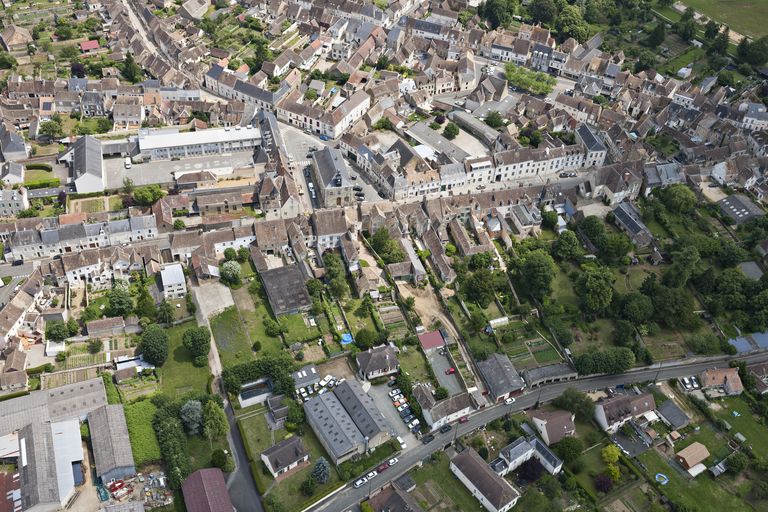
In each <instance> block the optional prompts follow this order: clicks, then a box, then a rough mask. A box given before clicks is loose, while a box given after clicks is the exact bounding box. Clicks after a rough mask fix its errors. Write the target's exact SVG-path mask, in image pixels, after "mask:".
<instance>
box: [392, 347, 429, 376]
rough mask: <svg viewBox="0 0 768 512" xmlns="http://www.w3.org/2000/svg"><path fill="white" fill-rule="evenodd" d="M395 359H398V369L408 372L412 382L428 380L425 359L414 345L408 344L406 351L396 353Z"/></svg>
mask: <svg viewBox="0 0 768 512" xmlns="http://www.w3.org/2000/svg"><path fill="white" fill-rule="evenodd" d="M397 360H398V361H400V370H401V371H405V372H408V375H409V376H410V377H411V381H412V382H429V380H430V378H429V373H428V372H427V361H426V360H425V359H424V355H423V354H422V353H421V352H419V351H418V350H416V347H411V346H409V347H408V351H407V352H404V351H401V352H400V353H399V354H398V355H397Z"/></svg>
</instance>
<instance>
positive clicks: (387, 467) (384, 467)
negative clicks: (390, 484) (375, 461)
mask: <svg viewBox="0 0 768 512" xmlns="http://www.w3.org/2000/svg"><path fill="white" fill-rule="evenodd" d="M386 469H389V464H387V463H386V462H382V463H381V464H379V467H377V468H376V471H378V472H379V473H381V472H382V471H384V470H386Z"/></svg>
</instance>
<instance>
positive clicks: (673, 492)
mask: <svg viewBox="0 0 768 512" xmlns="http://www.w3.org/2000/svg"><path fill="white" fill-rule="evenodd" d="M638 458H639V459H640V461H641V462H642V463H643V464H645V466H646V468H648V469H647V472H648V477H649V478H650V479H651V480H652V479H654V478H655V475H656V474H657V473H662V474H664V475H666V476H667V477H669V483H668V484H667V485H663V486H659V490H660V491H661V492H662V493H663V494H664V495H665V496H667V498H669V499H670V500H671V501H672V502H673V503H683V504H685V505H687V506H688V507H689V508H690V509H691V510H697V511H698V512H722V511H724V510H732V511H736V510H746V509H745V505H744V501H743V500H741V499H740V498H738V497H736V496H733V495H732V494H729V493H728V492H727V491H726V489H725V487H724V486H723V483H724V482H723V480H725V479H728V478H729V477H728V476H726V475H723V476H721V477H720V478H719V480H718V481H715V480H713V479H712V477H711V476H710V474H709V472H704V473H702V474H701V475H699V476H698V477H696V478H695V479H694V480H692V481H688V480H687V479H685V478H684V477H683V476H682V475H681V474H680V473H679V472H678V471H677V469H675V468H673V467H672V466H670V465H669V463H668V462H667V461H666V460H664V458H663V457H662V456H661V454H659V452H657V451H656V450H648V451H647V452H645V453H643V454H642V455H640V456H639V457H638Z"/></svg>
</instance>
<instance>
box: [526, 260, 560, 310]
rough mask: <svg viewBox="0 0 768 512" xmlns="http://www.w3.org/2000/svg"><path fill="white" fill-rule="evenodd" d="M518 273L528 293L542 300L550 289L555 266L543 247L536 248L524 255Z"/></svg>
mask: <svg viewBox="0 0 768 512" xmlns="http://www.w3.org/2000/svg"><path fill="white" fill-rule="evenodd" d="M519 273H520V277H521V279H522V282H523V286H524V287H525V289H526V291H527V292H528V294H530V295H531V296H533V297H534V298H536V299H538V300H543V299H544V297H545V296H547V295H549V294H550V292H551V291H552V280H553V279H554V277H555V274H556V273H557V266H556V265H555V262H554V260H553V259H552V257H551V256H550V255H549V254H547V253H546V252H545V251H544V250H543V249H536V250H534V251H531V252H529V253H528V254H527V255H526V256H525V258H524V260H523V263H522V265H521V266H520V272H519Z"/></svg>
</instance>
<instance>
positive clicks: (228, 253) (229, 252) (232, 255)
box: [224, 247, 237, 261]
mask: <svg viewBox="0 0 768 512" xmlns="http://www.w3.org/2000/svg"><path fill="white" fill-rule="evenodd" d="M224 259H225V260H227V261H234V260H235V259H237V251H236V250H235V248H234V247H227V248H226V249H224Z"/></svg>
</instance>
